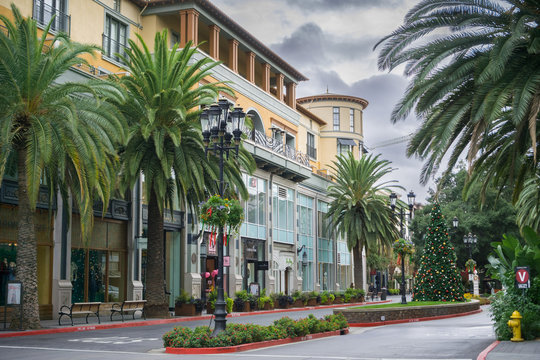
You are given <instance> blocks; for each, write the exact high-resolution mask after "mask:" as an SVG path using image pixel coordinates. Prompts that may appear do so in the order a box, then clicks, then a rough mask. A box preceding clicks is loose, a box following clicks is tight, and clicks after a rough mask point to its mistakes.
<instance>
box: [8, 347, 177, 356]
mask: <svg viewBox="0 0 540 360" xmlns="http://www.w3.org/2000/svg"><path fill="white" fill-rule="evenodd" d="M0 349H19V350H50V351H69V352H88V353H102V354H128V355H158V356H162V355H166V354H163V353H156V352H150V353H147V352H133V351H113V350H84V349H59V348H46V347H36V346H9V345H0Z"/></svg>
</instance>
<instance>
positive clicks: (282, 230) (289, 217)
mask: <svg viewBox="0 0 540 360" xmlns="http://www.w3.org/2000/svg"><path fill="white" fill-rule="evenodd" d="M272 205H273V209H272V210H273V215H272V217H273V219H274V222H273V223H274V225H273V226H274V241H279V242H284V243H288V244H293V243H294V238H293V234H294V222H295V219H296V217H295V214H294V190H292V189H287V188H284V187H282V186H279V185H275V184H274V185H272Z"/></svg>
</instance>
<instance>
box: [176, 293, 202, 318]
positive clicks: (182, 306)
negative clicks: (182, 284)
mask: <svg viewBox="0 0 540 360" xmlns="http://www.w3.org/2000/svg"><path fill="white" fill-rule="evenodd" d="M202 308H203V303H202V300H201V299H195V298H194V297H192V296H190V295H189V294H188V293H187V292H186V291H185V290H181V291H180V295H178V296H177V297H176V299H175V303H174V314H175V315H176V316H195V315H200V314H201V312H202Z"/></svg>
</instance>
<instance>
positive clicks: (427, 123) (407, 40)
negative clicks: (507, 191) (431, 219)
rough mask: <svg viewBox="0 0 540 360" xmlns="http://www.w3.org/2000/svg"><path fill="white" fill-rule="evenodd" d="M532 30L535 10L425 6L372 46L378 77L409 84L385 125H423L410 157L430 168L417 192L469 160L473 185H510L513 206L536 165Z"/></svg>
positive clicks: (537, 60)
mask: <svg viewBox="0 0 540 360" xmlns="http://www.w3.org/2000/svg"><path fill="white" fill-rule="evenodd" d="M539 21H540V7H539V5H538V1H532V0H502V1H489V0H482V1H480V0H446V1H432V0H423V1H420V2H419V3H418V4H417V5H416V6H414V7H413V8H412V9H411V10H410V11H409V12H408V13H407V15H406V16H405V21H404V24H403V25H402V26H401V27H399V28H398V29H397V30H395V31H394V32H393V33H392V34H390V35H388V36H386V37H384V38H383V39H382V40H381V41H380V42H379V43H378V44H377V45H376V47H377V46H379V45H381V44H382V45H383V47H382V49H381V52H380V54H379V68H381V69H389V70H392V69H394V68H396V67H397V66H399V65H401V64H406V67H405V74H406V75H407V76H411V77H412V81H411V83H410V85H409V87H408V88H407V90H406V92H405V94H404V96H403V98H402V100H401V101H400V102H399V103H398V104H397V105H396V107H395V109H394V111H393V113H392V121H394V122H396V121H399V120H401V119H404V118H406V117H407V116H408V114H409V113H410V112H411V111H413V110H414V111H415V112H416V114H417V115H418V116H419V117H420V118H421V119H422V120H423V123H422V125H421V126H420V128H419V129H418V130H417V132H416V133H415V135H414V136H413V138H412V140H411V142H410V144H409V147H408V155H409V156H411V155H413V154H415V155H418V156H420V157H421V158H424V159H427V161H426V163H425V165H424V168H423V171H422V176H421V180H422V181H423V182H427V180H428V179H429V177H430V175H433V174H435V172H436V171H437V169H438V167H439V166H440V165H441V162H442V160H443V158H445V159H446V158H448V159H449V163H448V165H447V169H446V172H447V173H448V172H450V171H451V170H452V169H453V168H454V166H455V165H456V163H457V162H458V161H459V158H460V156H462V155H464V154H466V155H467V158H468V161H469V165H470V166H471V170H472V171H473V172H476V173H477V174H482V175H481V176H479V177H477V179H476V180H477V181H482V182H486V181H487V180H495V181H496V182H497V183H498V184H499V185H500V186H501V187H502V186H504V185H506V184H508V183H510V184H512V185H514V187H515V193H514V199H517V196H518V195H519V192H520V191H521V188H522V184H523V181H524V179H525V178H526V177H528V176H531V174H533V173H534V171H535V169H536V166H537V165H538V160H537V158H538V157H537V148H538V144H537V136H538V129H537V123H538V114H539V110H540V56H539V53H540V39H539V37H538V31H537V24H538V22H539ZM433 33H435V34H433ZM427 35H430V37H429V38H428V37H427ZM417 40H418V42H416V41H417ZM485 151H488V152H489V154H485ZM447 154H449V155H450V156H449V157H445V156H446V155H447ZM529 154H530V158H531V159H530V160H529V159H528V158H529ZM478 155H480V156H479V157H478ZM485 173H487V174H488V175H489V176H488V177H487V180H486V178H485V177H484V174H485Z"/></svg>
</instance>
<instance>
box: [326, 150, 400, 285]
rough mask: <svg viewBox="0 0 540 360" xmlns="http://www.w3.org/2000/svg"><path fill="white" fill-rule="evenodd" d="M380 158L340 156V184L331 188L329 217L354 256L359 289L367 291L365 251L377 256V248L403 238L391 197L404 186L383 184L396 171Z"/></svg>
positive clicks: (336, 171)
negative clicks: (397, 189)
mask: <svg viewBox="0 0 540 360" xmlns="http://www.w3.org/2000/svg"><path fill="white" fill-rule="evenodd" d="M379 156H380V155H377V156H371V155H368V156H362V157H361V158H360V159H359V160H356V159H355V158H354V156H353V154H352V153H348V155H339V156H338V157H337V161H334V162H333V164H334V165H333V166H332V167H331V168H332V169H333V171H334V174H335V182H336V183H335V184H332V185H331V186H330V187H329V188H328V196H329V197H330V198H331V199H332V201H331V203H330V208H329V210H328V216H329V217H330V218H331V219H332V220H333V223H334V225H335V226H336V229H337V231H338V232H339V233H340V234H341V235H342V236H343V237H344V238H346V239H347V246H348V248H349V250H352V252H353V259H354V281H355V286H356V288H359V289H363V288H364V283H363V277H362V269H363V263H362V250H363V249H364V248H366V249H367V250H368V251H369V252H376V249H377V247H385V246H389V245H390V244H391V243H392V242H393V241H394V240H395V239H397V238H398V237H399V226H398V223H397V219H396V217H394V216H393V214H392V210H391V208H390V206H389V204H388V194H389V193H390V192H391V189H392V188H400V186H398V185H393V184H392V183H395V182H396V181H395V180H391V181H382V178H383V177H384V176H385V175H387V174H389V173H391V172H392V171H393V169H392V168H391V167H390V162H389V161H387V160H379Z"/></svg>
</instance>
